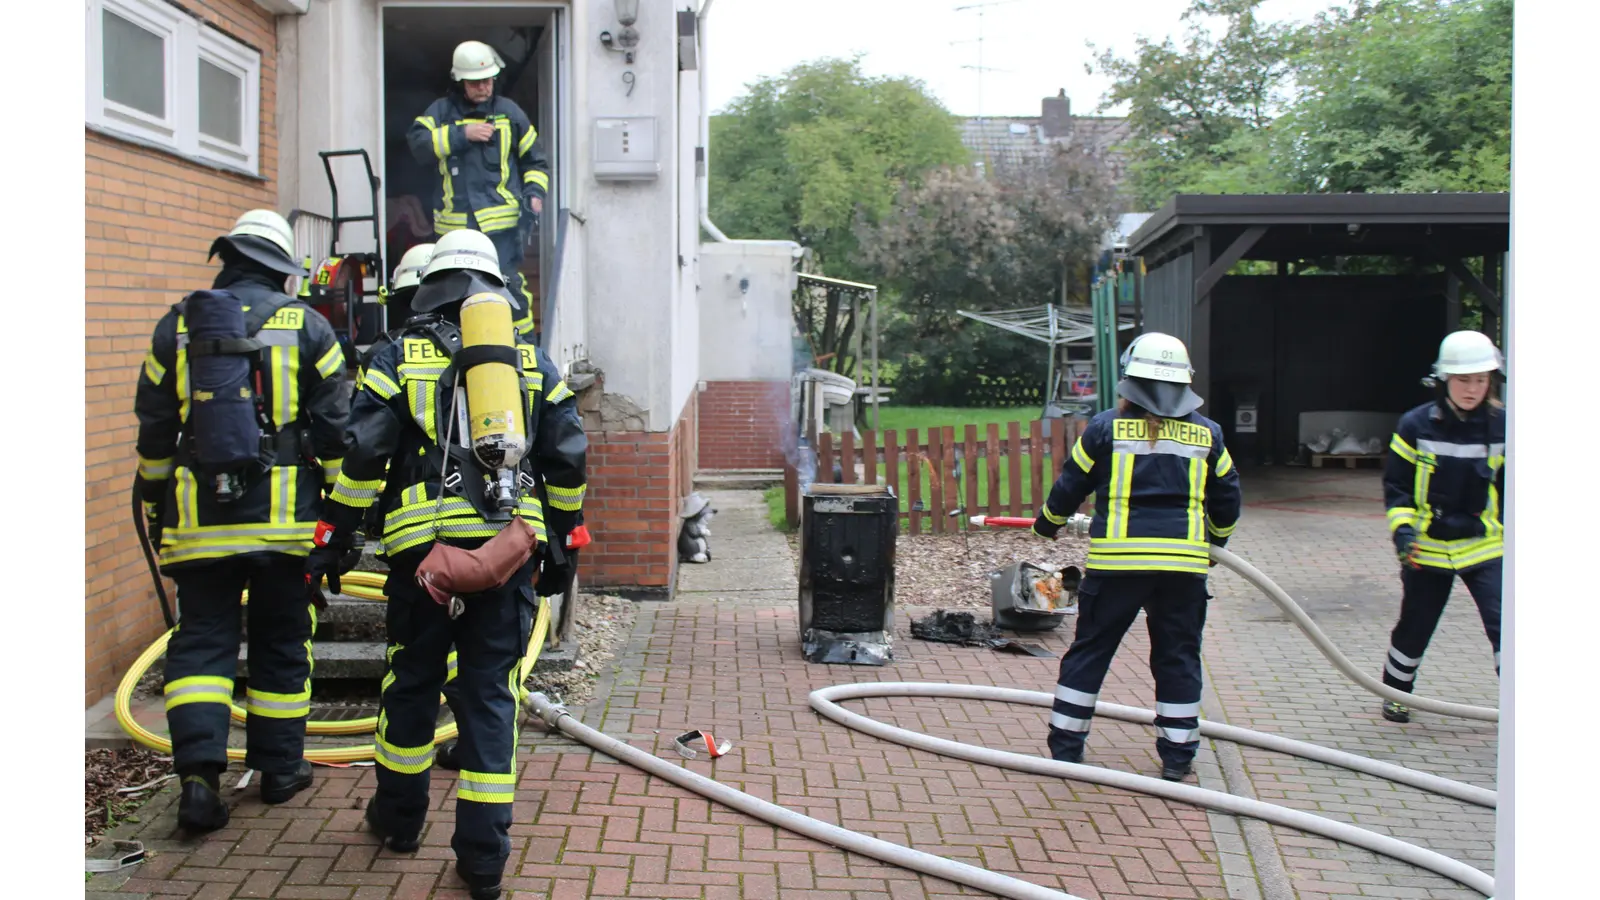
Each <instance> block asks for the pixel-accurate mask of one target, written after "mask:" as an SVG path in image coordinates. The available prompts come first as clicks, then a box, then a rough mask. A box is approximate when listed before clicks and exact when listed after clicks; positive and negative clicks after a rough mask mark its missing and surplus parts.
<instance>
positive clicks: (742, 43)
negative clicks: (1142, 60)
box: [706, 0, 1345, 116]
mask: <svg viewBox="0 0 1600 900" xmlns="http://www.w3.org/2000/svg"><path fill="white" fill-rule="evenodd" d="M974 3H995V5H993V6H987V7H985V8H983V9H982V13H983V38H984V40H983V44H982V48H983V65H985V66H989V67H993V68H996V69H1004V70H1006V71H986V72H982V73H981V74H982V76H983V85H982V103H981V106H980V102H979V84H978V76H979V74H980V73H979V72H976V71H973V70H972V69H965V68H962V67H963V66H970V65H977V64H978V48H979V45H978V43H977V42H976V40H975V39H976V38H977V37H978V33H979V32H978V22H979V17H978V13H979V10H977V9H969V10H964V11H957V9H956V8H957V7H960V6H968V5H971V4H974ZM1188 5H1189V3H1188V0H1115V2H1111V0H1004V2H997V0H804V2H797V0H715V4H714V5H713V6H712V7H711V13H710V16H709V18H708V20H707V28H706V31H707V38H708V42H709V45H708V47H707V53H706V55H707V56H708V57H709V58H708V60H707V63H708V65H707V75H708V76H709V77H710V82H711V84H710V93H711V104H712V107H711V108H712V110H713V111H716V112H720V111H722V109H723V108H724V107H725V106H727V104H728V102H729V101H731V100H733V99H734V98H735V97H737V96H739V95H740V94H742V93H744V88H745V85H746V84H749V83H750V82H752V81H755V80H757V79H759V78H762V77H764V76H769V75H778V74H781V73H782V72H783V70H785V69H787V68H789V67H790V66H793V65H795V64H796V63H801V62H806V61H808V60H813V59H817V58H819V57H824V56H848V55H850V54H852V53H854V52H862V53H864V54H865V56H864V58H863V60H862V65H863V67H864V69H865V71H866V72H867V73H868V74H869V75H909V76H911V77H914V78H920V79H922V80H923V81H924V82H925V83H926V84H927V86H928V88H929V89H930V90H931V91H932V92H933V93H934V95H935V96H937V97H938V98H939V99H940V100H942V101H943V102H944V104H945V106H946V107H947V108H949V109H950V111H951V112H954V113H957V114H958V115H964V116H971V115H978V114H979V113H980V112H981V113H982V114H983V115H990V116H1006V115H1010V116H1036V115H1038V114H1039V100H1040V99H1041V98H1043V97H1046V96H1054V95H1055V93H1056V91H1057V90H1060V89H1061V88H1065V89H1066V91H1067V96H1068V97H1069V98H1071V100H1072V109H1073V112H1075V113H1085V114H1087V113H1092V112H1093V108H1094V107H1095V105H1096V104H1098V103H1099V102H1100V98H1101V96H1102V95H1103V94H1104V93H1105V91H1106V89H1107V88H1108V87H1109V86H1110V85H1109V82H1108V81H1107V80H1106V78H1105V77H1104V76H1101V75H1098V74H1096V75H1088V74H1085V72H1084V64H1085V63H1087V62H1089V60H1090V57H1091V54H1090V51H1089V49H1088V47H1087V46H1086V43H1085V42H1089V41H1092V42H1093V43H1094V44H1095V46H1096V47H1100V48H1106V47H1110V48H1114V49H1115V50H1117V52H1118V53H1119V54H1120V55H1123V56H1127V55H1128V54H1130V53H1131V52H1132V51H1133V48H1134V40H1135V38H1136V37H1137V36H1139V35H1144V36H1146V37H1149V38H1151V39H1152V40H1159V39H1161V38H1162V37H1164V36H1166V35H1173V36H1174V37H1178V38H1181V36H1182V33H1183V30H1184V27H1185V24H1186V23H1184V22H1182V21H1181V20H1180V19H1179V16H1181V15H1182V14H1183V11H1184V9H1185V8H1187V7H1188ZM1343 5H1345V4H1344V3H1342V2H1340V0H1266V3H1265V4H1263V6H1262V15H1263V16H1264V17H1265V18H1268V19H1276V20H1299V21H1305V20H1309V19H1310V18H1311V17H1312V16H1313V15H1315V14H1316V13H1317V12H1320V11H1322V10H1324V9H1328V8H1330V7H1333V6H1343ZM953 42H964V43H953Z"/></svg>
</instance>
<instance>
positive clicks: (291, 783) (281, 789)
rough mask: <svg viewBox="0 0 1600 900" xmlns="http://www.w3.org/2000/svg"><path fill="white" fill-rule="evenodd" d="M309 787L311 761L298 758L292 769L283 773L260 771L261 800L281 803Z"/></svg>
mask: <svg viewBox="0 0 1600 900" xmlns="http://www.w3.org/2000/svg"><path fill="white" fill-rule="evenodd" d="M308 787H311V763H310V762H309V761H307V760H304V759H302V760H300V763H299V764H298V765H296V766H295V768H294V770H293V771H290V772H286V773H283V774H268V773H266V772H262V773H261V801H262V802H263V803H282V802H284V801H285V800H288V799H289V798H291V797H293V796H294V795H295V794H298V793H300V792H301V791H303V790H305V789H306V788H308Z"/></svg>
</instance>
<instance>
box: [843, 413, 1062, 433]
mask: <svg viewBox="0 0 1600 900" xmlns="http://www.w3.org/2000/svg"><path fill="white" fill-rule="evenodd" d="M878 417H879V420H880V421H881V422H882V423H883V424H882V425H881V426H880V428H879V429H878V430H880V431H887V430H888V429H890V428H893V429H895V430H896V431H900V432H904V431H905V430H906V429H907V428H916V429H919V430H921V429H928V428H934V427H937V426H940V425H954V426H955V428H956V437H957V438H958V439H959V438H960V436H961V434H962V431H963V429H962V426H964V425H976V426H978V433H979V434H980V435H981V434H983V428H984V426H986V425H988V424H989V423H990V422H993V423H995V424H997V425H1002V426H1003V425H1005V424H1006V423H1007V422H1021V423H1022V433H1023V434H1024V435H1026V434H1027V433H1028V423H1029V422H1032V421H1033V420H1034V419H1037V418H1039V409H1038V407H1035V406H1018V407H1010V408H1004V407H1002V408H998V409H996V408H991V407H954V406H880V407H878ZM867 424H868V425H871V424H872V408H871V407H870V406H869V407H867ZM1000 433H1001V434H1002V435H1004V434H1005V429H1004V428H1001V429H1000Z"/></svg>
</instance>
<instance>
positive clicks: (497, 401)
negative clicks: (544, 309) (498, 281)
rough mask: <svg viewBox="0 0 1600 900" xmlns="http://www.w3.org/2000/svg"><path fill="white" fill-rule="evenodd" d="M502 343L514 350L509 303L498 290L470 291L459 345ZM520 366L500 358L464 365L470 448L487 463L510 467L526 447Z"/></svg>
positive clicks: (515, 343) (468, 346) (482, 345)
mask: <svg viewBox="0 0 1600 900" xmlns="http://www.w3.org/2000/svg"><path fill="white" fill-rule="evenodd" d="M486 346H488V347H506V348H508V349H510V350H511V351H512V352H513V353H515V352H517V350H516V347H517V342H516V329H515V328H514V327H513V326H512V324H511V304H510V302H508V301H507V300H506V298H504V297H502V296H500V295H499V294H492V293H488V292H484V293H480V294H473V295H472V296H471V297H468V298H467V299H466V302H464V303H462V304H461V348H462V350H467V349H469V348H472V347H486ZM521 386H522V371H521V367H520V366H512V365H510V364H508V363H505V362H501V361H499V360H491V361H489V362H484V363H480V364H478V365H476V366H473V367H472V368H470V369H468V370H467V415H468V420H467V421H468V423H469V426H468V433H469V435H470V436H471V438H472V451H473V453H474V454H476V455H477V457H478V459H480V460H482V461H483V464H484V465H486V466H488V467H489V468H491V469H496V470H509V469H512V468H515V467H516V465H517V463H519V462H521V461H522V457H523V455H524V454H525V453H527V450H528V447H527V435H526V429H525V427H524V424H523V409H522V393H521Z"/></svg>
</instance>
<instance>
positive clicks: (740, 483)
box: [694, 469, 783, 491]
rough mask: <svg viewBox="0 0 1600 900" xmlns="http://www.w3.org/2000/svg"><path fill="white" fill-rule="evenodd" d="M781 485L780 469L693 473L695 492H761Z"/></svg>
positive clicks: (781, 471)
mask: <svg viewBox="0 0 1600 900" xmlns="http://www.w3.org/2000/svg"><path fill="white" fill-rule="evenodd" d="M775 484H783V470H782V469H720V470H706V471H701V472H696V473H694V487H695V490H697V491H750V490H755V491H761V490H766V489H767V488H769V487H772V486H773V485H775Z"/></svg>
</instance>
